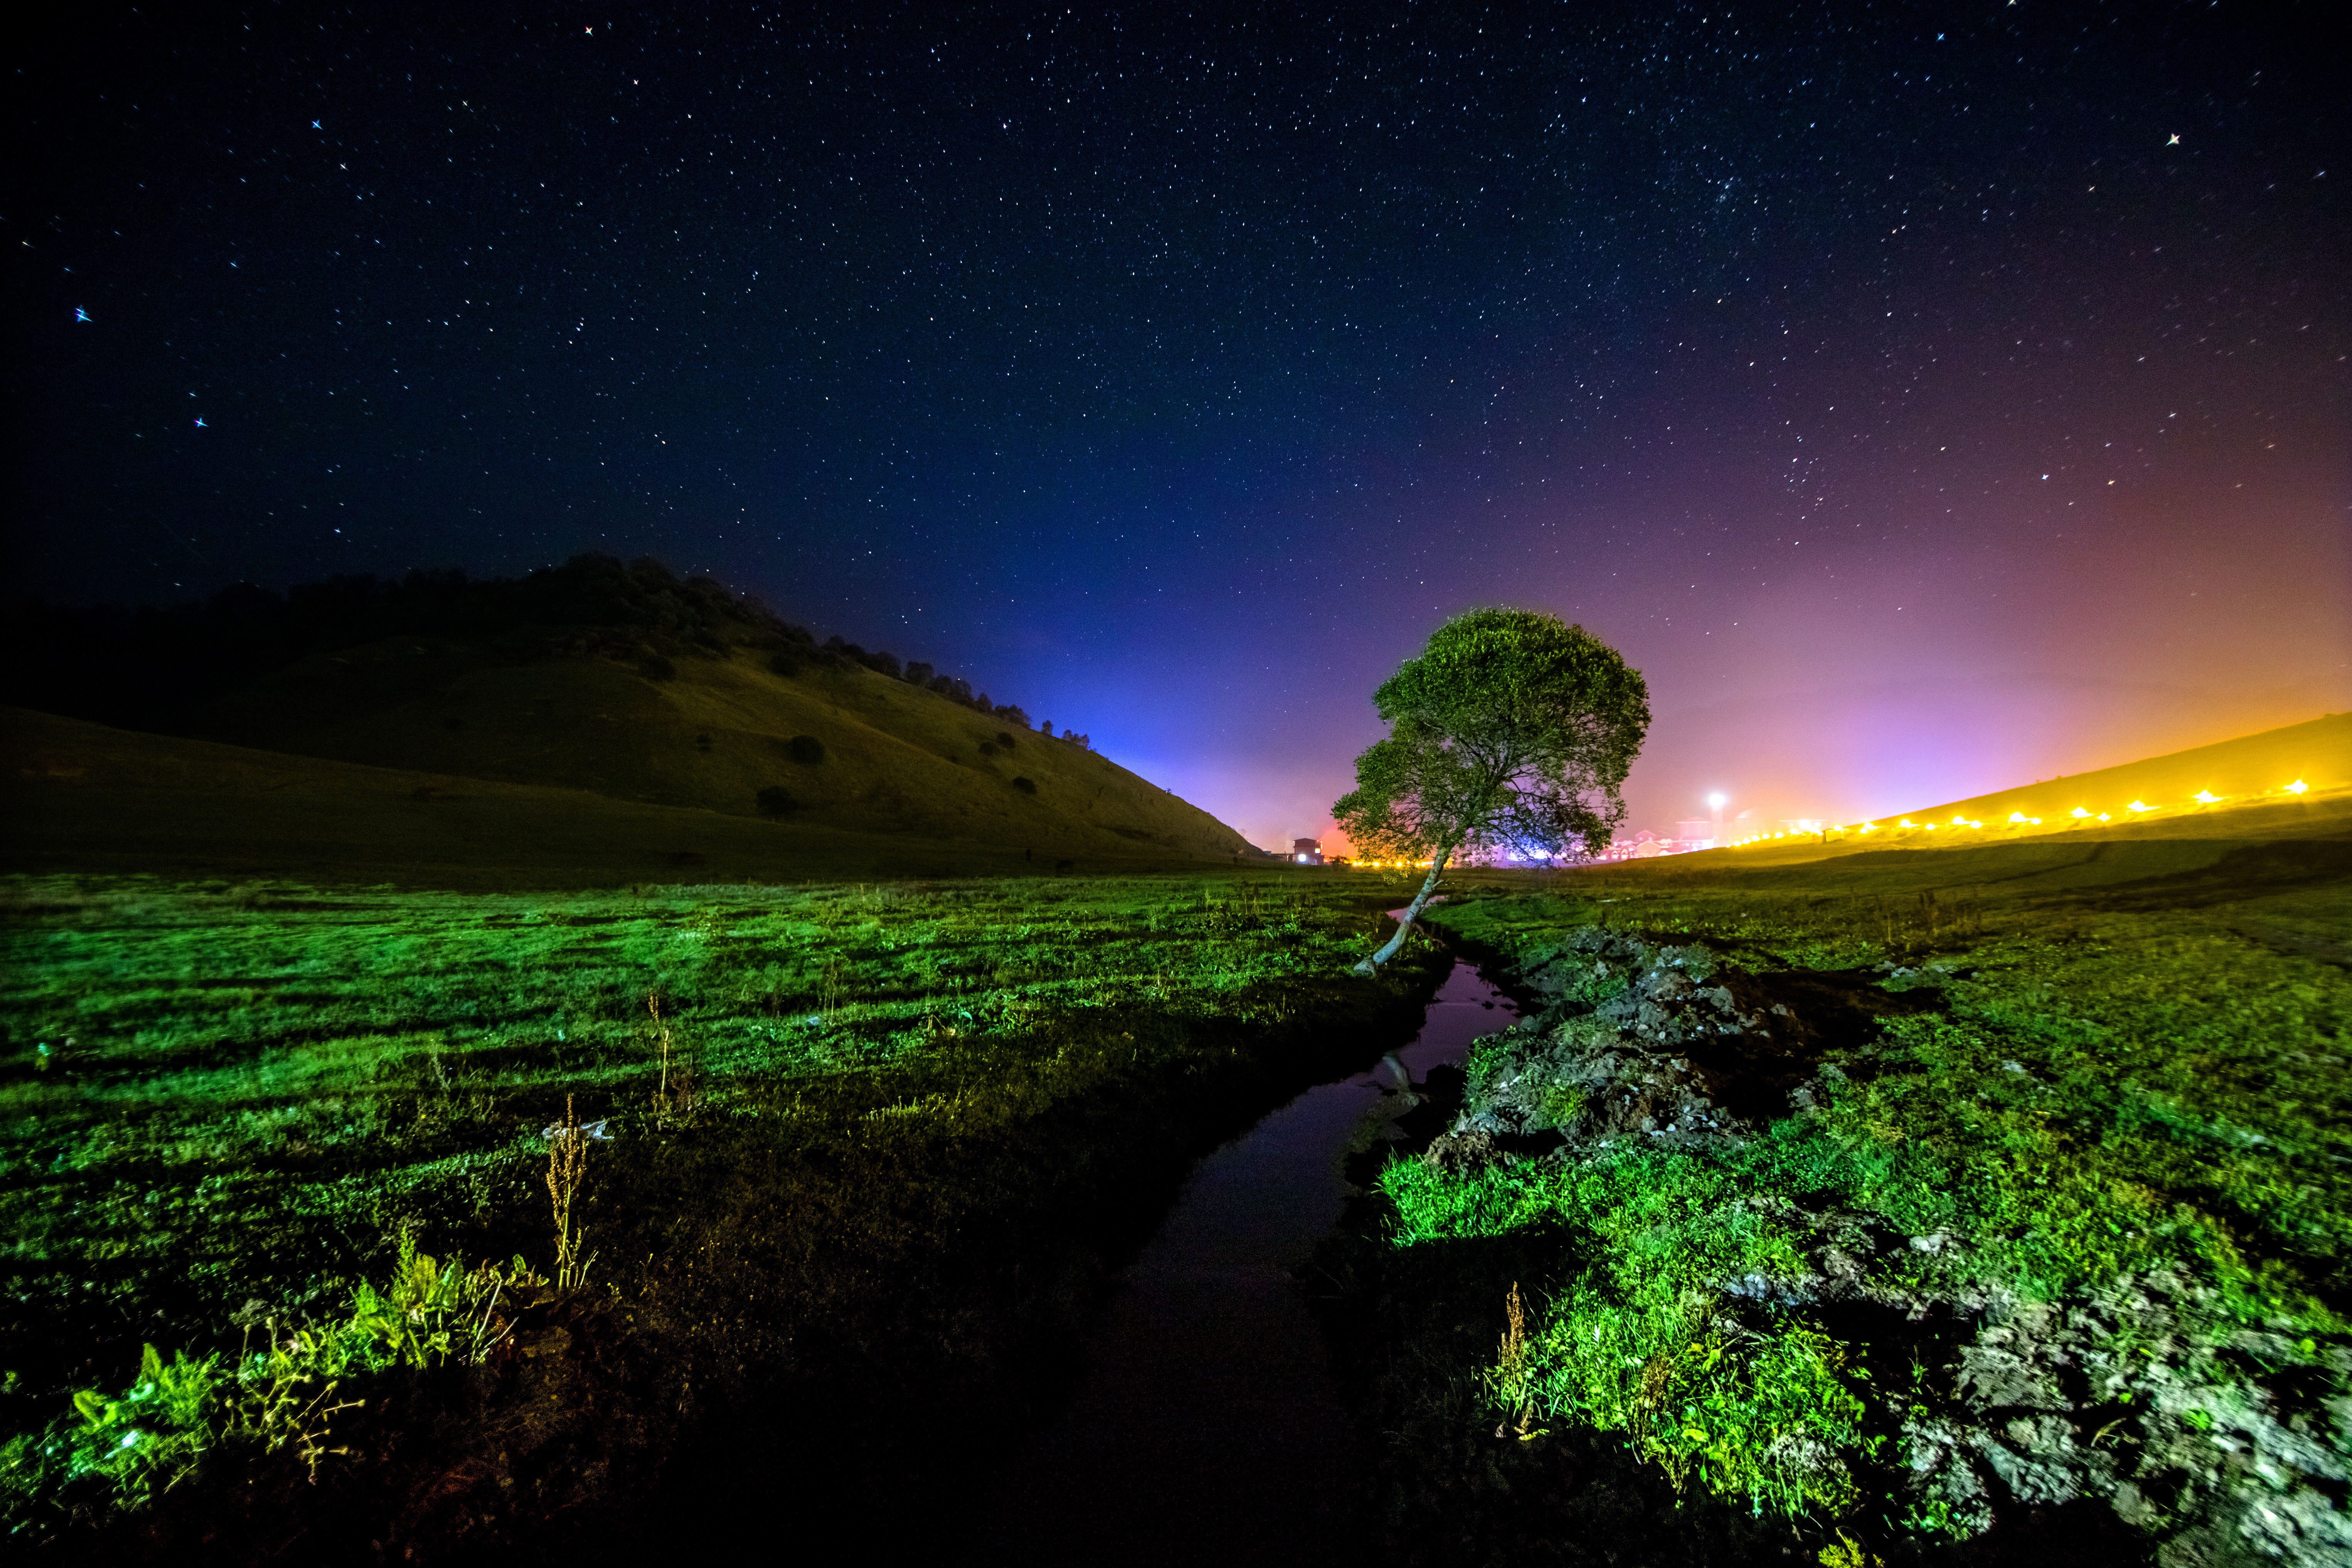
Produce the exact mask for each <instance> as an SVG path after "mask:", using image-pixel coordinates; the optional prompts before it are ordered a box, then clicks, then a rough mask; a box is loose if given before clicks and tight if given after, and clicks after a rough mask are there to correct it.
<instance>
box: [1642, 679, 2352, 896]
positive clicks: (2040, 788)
mask: <svg viewBox="0 0 2352 1568" xmlns="http://www.w3.org/2000/svg"><path fill="white" fill-rule="evenodd" d="M2296 786H2300V787H2296ZM2347 805H2352V713H2329V714H2324V715H2322V716H2321V717H2319V718H2317V719H2314V720H2310V721H2306V722H2305V723H2301V724H2289V725H2286V726H2284V728H2281V729H2276V730H2265V731H2261V732H2259V733H2256V734H2252V735H2242V736H2239V737H2238V738H2237V739H2235V740H2231V741H2222V742H2217V743H2215V744H2213V745H2210V746H2197V747H2192V748H2190V749H2189V750H2188V751H2184V752H2168V753H2166V754H2165V755H2163V756H2158V757H2147V758H2143V759H2141V760H2140V761H2138V762H2133V763H2118V764H2117V765H2116V766H2114V767H2111V768H2100V769H2097V770H2095V771H2094V772H2091V773H2076V774H2074V775H2072V776H2068V777H2060V778H2054V779H2048V780H2042V781H2038V782H2036V783H2034V784H2026V785H2021V786H2018V787H2015V788H2011V789H2005V790H1998V791H1995V792H1993V793H1991V794H1990V795H1971V796H1969V797H1968V798H1966V799H1961V800H1949V801H1945V802H1943V803H1942V804H1940V805H1930V806H1923V807H1920V808H1919V809H1917V810H1914V811H1906V812H1898V813H1894V814H1891V815H1889V816H1882V817H1877V818H1874V819H1873V820H1871V821H1868V822H1859V823H1852V824H1848V825H1845V826H1840V827H1835V828H1832V829H1831V830H1830V831H1829V832H1828V833H1827V834H1826V835H1824V836H1822V837H1820V838H1812V837H1765V838H1759V839H1756V840H1753V841H1750V842H1748V843H1746V844H1738V845H1734V846H1731V847H1727V848H1724V849H1715V850H1708V851H1705V852H1703V853H1702V854H1699V855H1696V856H1676V857H1674V858H1675V861H1676V862H1677V863H1678V864H1682V865H1686V866H1687V865H1690V864H1693V863H1695V862H1700V861H1705V862H1710V863H1714V862H1720V861H1728V860H1732V859H1736V860H1737V861H1738V863H1739V864H1742V865H1750V866H1753V865H1764V864H1773V865H1798V864H1802V863H1806V862H1810V861H1814V860H1820V859H1823V858H1829V857H1832V856H1840V855H1853V854H1860V853H1863V852H1865V851H1872V850H1885V849H1889V848H1895V847H1899V848H1903V849H1906V850H1932V851H1937V852H1949V851H1952V850H1956V849H1969V848H1981V847H1985V846H1986V845H1989V844H2010V843H2021V842H2044V841H2048V842H2055V841H2059V840H2067V841H2081V842H2089V841H2100V842H2105V841H2136V840H2140V839H2150V838H2196V839H2200V840H2201V839H2210V840H2215V841H2219V840H2222V839H2229V840H2233V841H2239V840H2248V839H2273V838H2291V837H2301V836H2304V835H2305V834H2306V833H2308V832H2312V831H2319V832H2322V833H2333V832H2334V831H2336V829H2335V827H2334V826H2332V825H2333V823H2334V822H2335V821H2336V818H2338V817H2339V816H2342V815H2344V811H2345V808H2346V807H2347ZM2323 824H2325V825H2326V826H2323Z"/></svg>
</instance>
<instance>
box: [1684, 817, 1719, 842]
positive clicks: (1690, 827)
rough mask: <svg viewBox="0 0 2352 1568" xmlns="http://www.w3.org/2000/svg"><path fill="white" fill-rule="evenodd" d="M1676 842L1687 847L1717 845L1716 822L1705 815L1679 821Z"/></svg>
mask: <svg viewBox="0 0 2352 1568" xmlns="http://www.w3.org/2000/svg"><path fill="white" fill-rule="evenodd" d="M1675 843H1676V844H1677V845H1679V846H1680V847H1683V848H1685V849H1712V848H1714V847H1715V824H1714V822H1713V821H1712V820H1710V819H1709V818H1706V817H1704V816H1701V817H1695V818H1693V819H1692V820H1691V821H1688V822H1677V823H1675Z"/></svg>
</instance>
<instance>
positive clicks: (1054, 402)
mask: <svg viewBox="0 0 2352 1568" xmlns="http://www.w3.org/2000/svg"><path fill="white" fill-rule="evenodd" d="M58 9H59V11H60V12H61V13H62V14H64V15H66V16H67V18H68V19H66V20H64V21H58V20H56V19H55V18H53V19H52V21H51V23H50V24H49V26H52V27H53V28H61V29H63V30H62V31H52V32H50V33H48V34H46V35H42V36H39V37H23V36H20V37H19V39H18V44H17V47H16V50H15V51H14V53H15V65H14V69H15V71H16V80H15V84H14V88H13V90H12V91H11V93H10V95H9V97H10V100H11V110H10V112H11V113H12V114H13V115H14V116H15V117H16V121H17V126H16V156H15V157H13V158H12V159H11V160H10V162H9V167H8V171H7V173H6V175H5V210H0V223H5V228H0V238H5V249H6V251H7V253H8V255H9V257H10V258H11V260H12V265H13V267H14V268H15V270H14V273H13V276H12V278H11V287H10V289H9V295H8V315H9V319H10V321H11V323H12V326H13V329H14V342H13V345H12V353H13V354H14V358H15V364H16V372H15V374H13V375H12V376H11V377H10V385H11V387H12V390H13V393H14V395H15V404H16V406H15V408H14V418H13V421H12V425H13V427H14V432H15V437H16V439H15V442H14V443H13V445H14V451H13V454H12V468H13V471H14V474H15V477H16V482H15V484H14V486H13V492H14V496H15V499H16V522H17V527H16V529H15V530H14V533H15V536H16V537H15V540H14V545H13V549H12V552H11V558H10V562H9V571H10V576H11V585H12V587H13V588H15V589H16V590H18V591H26V590H30V591H34V592H38V593H42V594H46V595H50V596H52V597H56V598H61V599H64V600H67V601H70V602H90V601H105V602H142V601H143V602H163V601H171V600H176V599H181V598H186V597H192V596H195V595H202V594H209V593H211V592H213V591H215V590H216V589H218V588H220V587H222V586H224V585H226V584H230V583H233V582H236V581H240V580H246V581H252V582H257V583H260V584H266V585H270V586H283V585H286V584H290V583H294V582H299V581H302V580H306V579H310V578H315V577H319V576H322V575H326V574H334V573H341V572H374V573H378V574H398V573H401V572H404V571H406V570H408V569H409V568H412V567H417V566H444V565H453V564H454V565H462V566H464V567H465V568H467V570H468V571H470V572H473V573H475V574H510V573H514V572H519V571H522V570H526V569H528V568H530V567H532V566H535V565H539V564H543V563H549V562H552V561H556V560H560V559H562V558H563V557H565V556H568V555H571V554H572V553H574V552H579V551H581V550H586V549H602V550H606V551H610V552H614V553H617V554H621V555H624V556H635V555H638V554H654V555H658V556H660V557H661V558H663V559H664V560H666V561H667V562H668V563H670V564H671V565H672V566H674V567H676V568H677V569H679V570H681V571H687V570H692V571H703V572H709V573H711V574H716V575H717V576H718V577H719V578H720V579H721V580H723V581H725V582H726V583H728V584H730V585H731V586H734V587H737V588H740V589H743V590H746V591H749V592H752V593H756V594H758V595H761V596H762V597H763V598H765V599H766V600H767V601H768V602H769V603H770V604H771V605H773V606H774V607H775V608H776V609H777V610H779V611H780V612H782V614H784V615H786V616H789V617H791V618H793V619H796V620H800V621H803V622H805V623H807V624H809V625H810V626H813V627H814V628H815V629H816V630H817V632H818V633H819V635H821V636H822V635H824V634H826V633H829V632H835V631H837V632H840V633H842V634H843V635H845V636H846V637H850V638H851V639H853V640H855V641H858V642H861V643H863V644H865V645H866V647H886V648H888V649H889V650H891V651H892V652H894V653H897V654H898V656H899V657H901V658H921V659H927V660H929V661H931V662H934V663H936V664H939V665H940V666H941V667H942V668H950V669H953V670H955V671H957V672H958V673H961V674H963V675H965V676H967V677H969V678H970V679H971V680H972V681H973V683H974V684H975V685H976V686H979V687H982V688H985V689H987V690H988V691H989V692H990V693H991V694H992V695H993V696H994V697H995V698H996V700H998V701H1000V702H1003V701H1013V702H1019V703H1021V704H1022V705H1023V706H1024V707H1025V708H1026V709H1027V710H1028V711H1029V712H1030V713H1031V715H1032V716H1033V717H1037V718H1048V719H1051V720H1053V721H1055V723H1056V724H1057V725H1066V726H1070V727H1075V728H1076V729H1080V730H1084V731H1087V732H1089V733H1090V734H1091V735H1092V736H1093V738H1094V742H1095V744H1096V746H1097V749H1099V750H1102V751H1104V752H1108V754H1109V755H1111V756H1112V757H1114V758H1115V759H1117V760H1118V761H1120V762H1122V763H1126V764H1128V765H1129V766H1131V767H1133V768H1135V769H1137V770H1138V771H1139V772H1141V773H1144V774H1145V775H1146V776H1148V777H1150V778H1152V779H1154V780H1156V781H1158V782H1160V783H1162V784H1167V785H1169V786H1170V787H1171V788H1173V789H1175V790H1176V791H1177V792H1178V793H1180V794H1181V795H1186V796H1188V797H1190V798H1192V799H1193V800H1195V801H1197V802H1199V803H1201V804H1202V805H1205V806H1207V807H1208V808H1209V809H1211V810H1212V811H1213V812H1215V813H1216V814H1217V815H1219V816H1223V818H1225V819H1226V820H1227V821H1229V822H1232V823H1233V824H1234V826H1238V827H1240V828H1241V829H1242V830H1243V831H1244V832H1245V833H1247V834H1248V835H1250V836H1251V837H1253V838H1254V839H1255V840H1257V841H1258V842H1261V843H1274V842H1276V841H1278V840H1280V839H1282V838H1284V837H1289V836H1291V835H1294V834H1306V833H1316V832H1321V831H1325V830H1326V829H1327V828H1328V816H1326V815H1325V813H1326V810H1327V808H1328V804H1329V803H1330V801H1331V800H1332V799H1333V797H1334V796H1335V795H1338V794H1339V792H1340V791H1341V790H1342V789H1344V788H1346V787H1347V785H1348V784H1349V761H1350V759H1351V758H1352V756H1353V755H1354V753H1355V752H1356V751H1358V750H1359V749H1360V748H1361V747H1362V746H1363V745H1364V744H1365V743H1367V742H1369V741H1370V740H1371V739H1372V738H1373V737H1374V736H1375V735H1376V734H1377V733H1378V727H1377V721H1376V720H1375V718H1374V716H1373V714H1372V711H1371V708H1370V701H1369V694H1370V690H1371V689H1372V687H1373V686H1374V685H1376V684H1377V683H1378V682H1379V681H1380V680H1381V679H1382V678H1383V677H1384V676H1386V675H1387V674H1388V673H1389V672H1390V671H1391V669H1392V668H1394V666H1395V664H1396V662H1397V660H1398V659H1399V658H1401V657H1402V656H1403V655H1405V654H1406V653H1408V652H1410V651H1412V649H1413V648H1414V647H1417V646H1418V645H1419V644H1420V643H1421V641H1422V640H1423V638H1424V637H1426V636H1427V635H1428V633H1429V631H1430V630H1431V629H1432V628H1433V626H1435V625H1436V624H1437V623H1438V622H1439V621H1440V620H1441V619H1443V618H1444V616H1447V615H1450V614H1453V613H1454V612H1457V611H1459V610H1462V609H1465V608H1468V607H1470V606H1472V605H1481V604H1496V603H1504V604H1516V605H1532V606H1535V607H1538V608H1543V609H1548V610H1551V611H1554V612H1556V613H1558V614H1560V615H1562V616H1567V617H1569V618H1570V619H1574V620H1578V621H1580V622H1581V623H1583V624H1584V625H1585V626H1588V627H1589V628H1591V630H1593V631H1594V632H1596V633H1597V634H1599V635H1600V636H1601V637H1604V638H1606V639H1608V640H1609V641H1611V642H1612V643H1613V644H1614V645H1616V646H1617V647H1620V648H1621V649H1622V650H1623V651H1624V653H1625V654H1626V656H1627V657H1628V658H1630V659H1631V660H1632V661H1633V663H1634V664H1635V665H1637V666H1638V667H1639V668H1642V669H1643V670H1644V671H1645V673H1646V674H1647V675H1648V677H1649V680H1650V684H1651V690H1652V694H1653V699H1654V708H1655V710H1656V723H1655V725H1654V729H1653V731H1652V740H1651V744H1650V747H1649V750H1648V752H1647V753H1646V754H1645V755H1644V757H1643V761H1642V763H1640V764H1639V765H1638V766H1637V769H1636V772H1635V774H1634V778H1633V785H1632V787H1631V789H1630V790H1629V795H1630V798H1631V800H1632V804H1633V819H1632V821H1631V823H1630V824H1629V826H1635V827H1642V826H1648V827H1654V828H1657V829H1660V830H1666V829H1669V828H1670V827H1671V825H1672V823H1673V821H1674V819H1675V818H1676V817H1679V816H1694V815H1698V814H1700V810H1701V807H1700V805H1699V803H1700V799H1701V797H1702V796H1703V795H1705V794H1706V792H1707V791H1708V790H1710V789H1722V790H1724V791H1726V792H1727V793H1728V794H1730V795H1732V797H1733V802H1734V804H1733V806H1732V810H1733V811H1734V812H1735V813H1736V812H1738V811H1739V810H1742V809H1748V810H1753V811H1756V812H1758V813H1759V815H1762V816H1782V815H1790V816H1794V815H1809V816H1810V815H1829V816H1859V815H1862V814H1864V813H1877V812H1885V811H1891V810H1895V809H1901V808H1904V807H1907V806H1916V805H1924V804H1928V803H1932V802H1935V801H1937V800H1943V799H1947V798H1952V797H1957V796H1961V795H1968V794H1970V793H1972V792H1975V791H1977V790H1980V789H1989V788H1993V787H1997V786H2000V785H2002V784H2011V783H2014V782H2020V781H2022V780H2026V779H2031V778H2034V777H2042V776H2047V775H2049V774H2052V773H2059V772H2062V771H2063V772H2072V771H2075V770H2078V769H2081V768H2085V767H2091V766H2096V765H2100V764H2103V763H2113V762H2118V761H2124V760H2127V759H2128V758H2130V757H2132V756H2136V755H2140V754H2144V753H2147V752H2154V751H2158V750H2166V749H2171V748H2173V747H2177V746H2181V745H2188V744H2194V743H2200V742H2206V741H2210V740H2217V739H2221V738H2224V737H2226V736H2228V735H2231V734H2236V733H2241V732H2243V731H2250V730H2253V729H2259V728H2263V727H2266V726H2269V725H2273V724H2279V723H2286V722H2292V721H2298V720H2302V719H2305V718H2310V717H2314V716H2315V715H2317V714H2318V713H2320V712H2322V711H2326V710H2335V709H2343V708H2347V707H2352V518H2347V498H2352V459H2347V453H2352V399H2347V353H2352V310H2347V289H2352V245H2347V223H2346V210H2345V204H2344V202H2343V200H2342V198H2341V195H2340V191H2341V189H2342V187H2343V185H2344V184H2345V183H2346V181H2347V178H2352V163H2346V162H2344V161H2343V160H2342V154H2343V153H2344V151H2345V149H2344V145H2343V141H2344V129H2343V128H2344V125H2345V122H2346V120H2347V116H2346V114H2345V112H2344V105H2345V99H2344V89H2343V81H2342V77H2341V73H2340V69H2339V67H2340V60H2341V55H2340V50H2339V49H2338V48H2337V47H2335V45H2334V42H2333V41H2331V40H2329V39H2328V38H2327V37H2326V36H2325V33H2324V29H2323V24H2324V22H2325V20H2326V17H2327V16H2328V15H2329V14H2330V13H2331V12H2333V11H2335V10H2336V8H2335V7H2332V6H2327V5H2305V6H2299V7H2298V6H2293V5H2271V6H2255V5H2243V4H2235V3H2231V4H2222V5H2207V4H2203V3H2201V0H2200V3H2199V4H2196V5H2124V6H2088V5H2051V4H2045V3H2035V0H2028V3H2026V4H2014V3H2011V4H1998V3H1990V0H1979V3H1978V4H1974V5H1947V6H1941V7H1927V6H1916V7H1904V6H1897V5H1876V6H1869V7H1864V6H1862V5H1770V6H1741V7H1730V6H1725V5H1683V6H1643V7H1639V8H1626V9H1625V10H1623V11H1622V12H1619V11H1609V10H1604V9H1601V8H1595V7H1588V6H1559V7H1552V8H1542V9H1538V8H1526V9H1518V8H1514V9H1512V10H1509V11H1503V10H1495V11H1480V10H1474V9H1441V8H1437V7H1431V6H1419V5H1349V6H1343V7H1339V8H1336V9H1332V10H1328V11H1315V12H1306V11H1301V12H1284V13H1280V14H1278V15H1277V14H1276V13H1275V11H1274V9H1273V8H1271V7H1268V8H1255V7H1252V8H1242V9H1237V11H1236V12H1235V13H1234V14H1226V13H1221V12H1217V11H1213V10H1208V9H1169V10H1142V9H1110V8H1102V7H1076V8H1072V9H1067V10H1062V9H1052V8H1038V9H1030V10H1022V9H985V8H982V7H977V6H969V5H959V6H955V7H951V8H941V9H940V10H937V11H932V12H921V11H912V10H906V11H899V12H897V13H892V12H889V11H888V10H887V9H886V8H885V7H882V6H879V5H853V6H842V7H839V8H836V9H833V10H830V11H828V10H825V9H822V8H814V7H812V8H803V9H796V10H792V11H789V12H779V11H762V10H754V9H751V8H742V9H723V10H714V11H711V12H709V13H707V14H702V15H699V16H690V15H689V13H688V12H687V11H684V10H680V11H677V12H675V13H673V14H671V15H670V16H667V17H666V18H665V19H663V20H660V21H659V22H656V21H652V20H648V19H646V17H645V16H642V15H641V14H640V12H641V10H642V8H637V7H627V8H623V7H614V8H611V9H610V10H588V9H583V8H582V7H579V6H565V7H561V8H558V9H554V10H550V11H546V12H544V13H541V14H539V15H537V16H534V17H531V18H530V19H527V20H516V19H513V18H514V17H515V16H520V15H521V14H522V13H523V12H524V11H525V10H526V9H527V8H525V7H505V6H488V5H481V6H474V7H470V8H464V9H458V8H451V9H449V10H447V11H446V12H444V13H442V14H441V15H440V16H438V18H437V19H436V18H435V17H434V16H431V15H430V14H428V13H427V12H426V11H425V9H424V8H421V7H410V6H381V5H379V6H370V7H365V8H359V9H347V8H340V7H338V8H326V7H317V6H300V5H279V6H258V5H257V6H252V7H247V8H246V9H243V10H233V9H230V8H227V7H220V8H190V9H191V10H193V11H196V12H200V13H201V16H202V19H200V20H198V19H190V18H189V17H188V16H180V15H178V13H176V12H175V11H174V9H173V8H171V7H167V6H155V7H149V8H146V9H144V10H131V9H128V8H124V7H120V6H105V5H85V6H75V7H65V8H58ZM1261 9H1263V11H1264V13H1265V14H1253V13H1255V12H1258V11H1260V10H1261ZM175 18H176V19H175Z"/></svg>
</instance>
